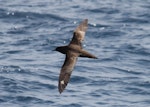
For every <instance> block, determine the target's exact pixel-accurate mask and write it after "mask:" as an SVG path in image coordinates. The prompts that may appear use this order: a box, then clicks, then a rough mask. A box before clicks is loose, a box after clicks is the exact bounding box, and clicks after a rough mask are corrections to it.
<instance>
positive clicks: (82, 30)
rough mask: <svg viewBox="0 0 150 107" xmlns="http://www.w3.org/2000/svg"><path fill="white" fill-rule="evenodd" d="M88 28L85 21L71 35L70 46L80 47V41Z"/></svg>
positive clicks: (86, 20)
mask: <svg viewBox="0 0 150 107" xmlns="http://www.w3.org/2000/svg"><path fill="white" fill-rule="evenodd" d="M87 27H88V19H85V20H84V21H83V22H82V23H81V24H80V25H79V26H78V27H77V28H76V29H75V30H74V33H73V38H72V40H71V42H70V44H76V45H80V46H81V47H82V41H83V40H84V36H85V32H86V30H87Z"/></svg>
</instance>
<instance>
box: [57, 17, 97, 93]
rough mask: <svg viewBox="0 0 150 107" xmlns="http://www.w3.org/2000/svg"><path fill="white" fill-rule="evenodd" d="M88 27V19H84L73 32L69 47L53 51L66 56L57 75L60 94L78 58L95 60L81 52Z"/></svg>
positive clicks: (92, 56)
mask: <svg viewBox="0 0 150 107" xmlns="http://www.w3.org/2000/svg"><path fill="white" fill-rule="evenodd" d="M87 26H88V19H85V20H84V21H83V22H82V23H81V24H80V25H79V26H78V27H77V28H76V29H75V31H74V33H73V38H72V40H71V42H70V43H69V45H67V46H60V47H57V48H56V49H55V50H56V51H58V52H60V53H63V54H65V55H66V58H65V62H64V64H63V66H62V68H61V71H60V75H59V83H58V89H59V92H60V93H62V92H63V90H64V89H65V87H66V86H67V84H68V82H69V80H70V76H71V73H72V71H73V69H74V66H75V64H76V61H77V58H78V57H87V58H95V59H96V58H97V57H96V56H94V55H92V54H90V53H89V52H87V51H85V50H83V48H82V41H83V40H84V36H85V32H86V30H87Z"/></svg>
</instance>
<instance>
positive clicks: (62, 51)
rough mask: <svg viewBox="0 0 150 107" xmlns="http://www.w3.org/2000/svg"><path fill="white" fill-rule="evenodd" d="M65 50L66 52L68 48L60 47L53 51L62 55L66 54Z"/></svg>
mask: <svg viewBox="0 0 150 107" xmlns="http://www.w3.org/2000/svg"><path fill="white" fill-rule="evenodd" d="M67 50H68V46H60V47H56V49H55V50H54V51H58V52H60V53H62V54H66V53H67Z"/></svg>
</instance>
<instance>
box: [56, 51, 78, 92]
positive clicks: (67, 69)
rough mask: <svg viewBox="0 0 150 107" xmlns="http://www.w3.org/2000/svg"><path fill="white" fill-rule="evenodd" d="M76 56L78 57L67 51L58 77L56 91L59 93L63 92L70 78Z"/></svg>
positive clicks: (76, 54)
mask: <svg viewBox="0 0 150 107" xmlns="http://www.w3.org/2000/svg"><path fill="white" fill-rule="evenodd" d="M78 56H79V54H78V53H74V52H71V51H68V52H67V54H66V58H65V62H64V64H63V66H62V68H61V71H60V75H59V83H58V89H59V92H60V93H62V92H63V90H64V89H65V87H66V86H67V84H68V82H69V80H70V76H71V73H72V71H73V69H74V66H75V64H76V61H77V57H78Z"/></svg>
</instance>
